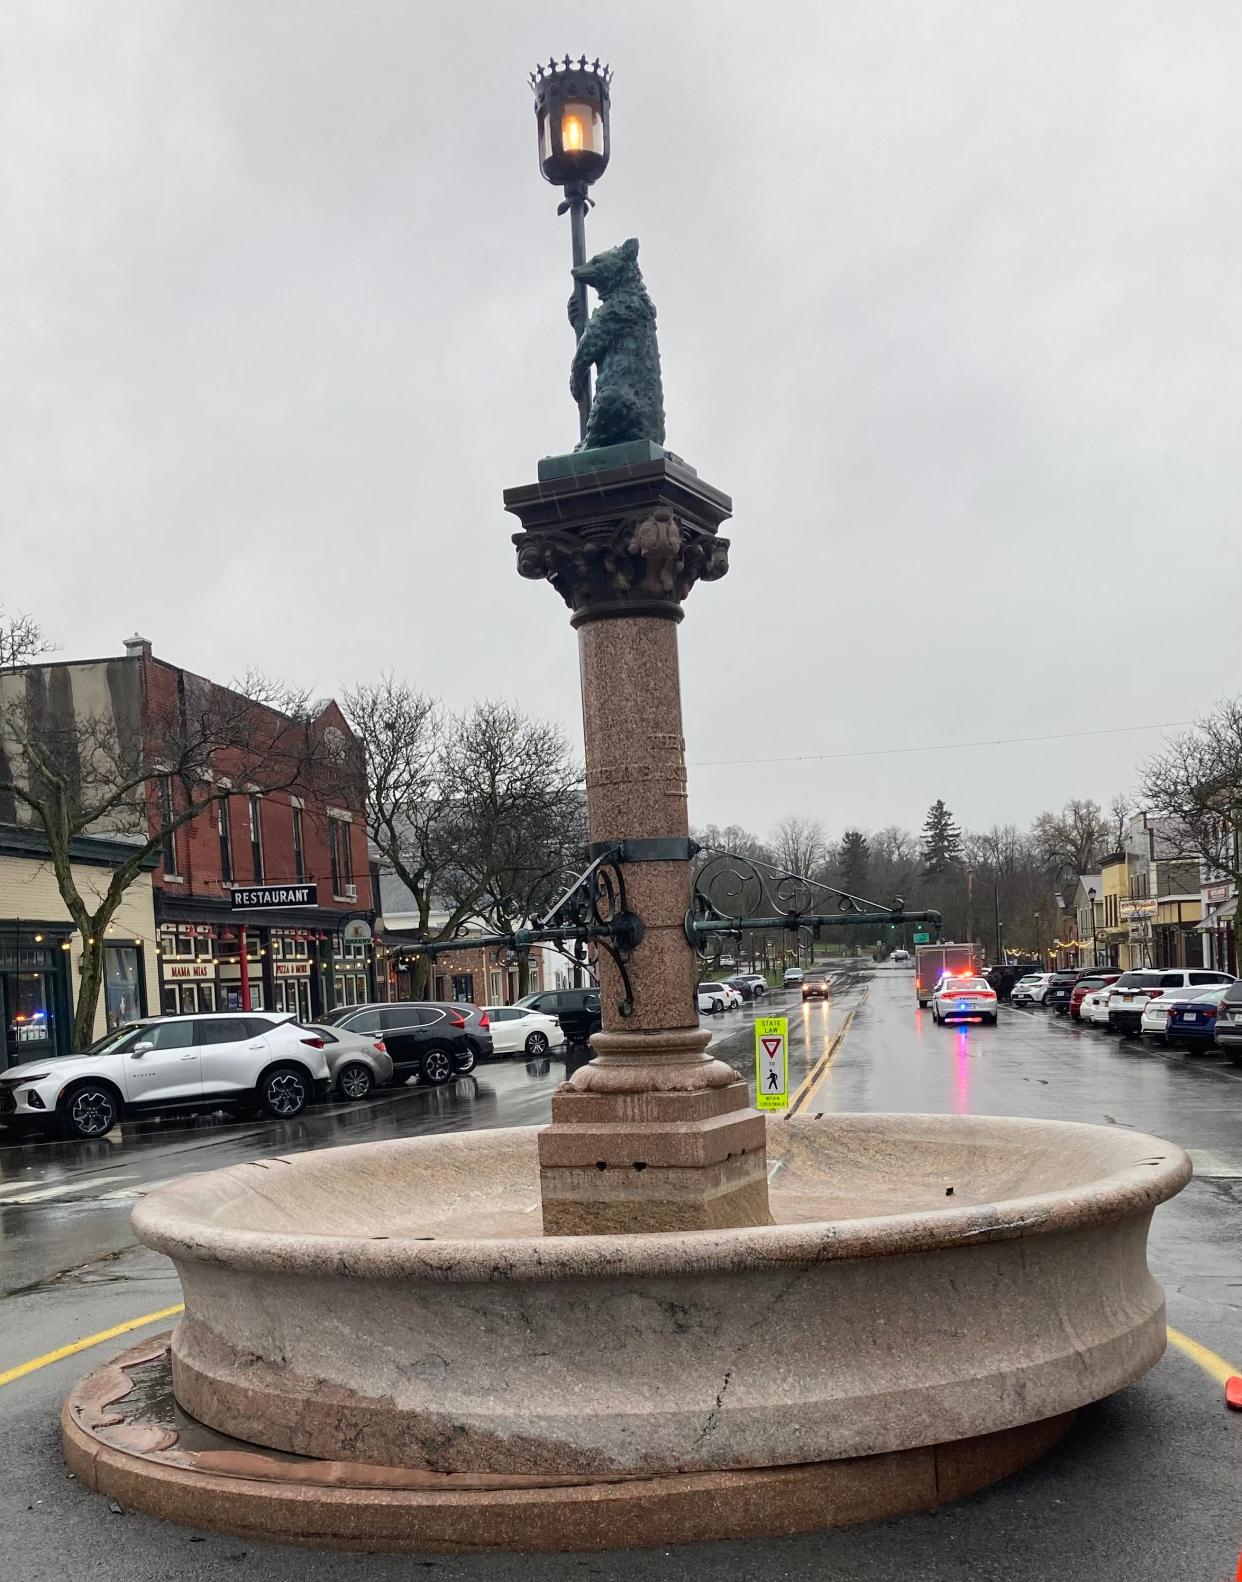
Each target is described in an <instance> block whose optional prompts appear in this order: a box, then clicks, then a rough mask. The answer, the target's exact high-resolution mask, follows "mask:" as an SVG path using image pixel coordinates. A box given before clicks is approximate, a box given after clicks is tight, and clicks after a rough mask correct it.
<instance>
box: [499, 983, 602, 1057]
mask: <svg viewBox="0 0 1242 1582" xmlns="http://www.w3.org/2000/svg"><path fill="white" fill-rule="evenodd" d="M517 1003H518V1004H519V1005H528V1006H529V1007H530V1008H531V1010H532V1011H546V1012H547V1014H548V1015H549V1016H555V1017H556V1019H557V1020H558V1021H559V1022H560V1024H561V1031H562V1032H563V1033H564V1034H565V1038H566V1041H567V1042H568V1043H571V1044H585V1043H586V1041H587V1039H588V1038H590V1036H591V1034H592V1033H598V1032H599V1030H600V1028H601V1027H602V1026H603V1025H604V1024H603V1022H602V1020H601V1019H600V1001H599V990H598V989H597V988H594V987H592V988H589V989H541V990H540V991H539V993H538V994H527V995H525V996H523V998H522V999H520V1000H519V1001H518V1002H517Z"/></svg>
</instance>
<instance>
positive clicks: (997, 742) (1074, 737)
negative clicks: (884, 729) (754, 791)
mask: <svg viewBox="0 0 1242 1582" xmlns="http://www.w3.org/2000/svg"><path fill="white" fill-rule="evenodd" d="M1194 724H1195V721H1194V720H1164V721H1162V722H1160V723H1158V724H1155V725H1110V726H1107V727H1105V728H1104V729H1102V730H1094V731H1056V732H1054V733H1053V734H1052V735H1049V736H994V737H987V738H985V739H984V740H982V741H977V742H931V743H929V744H928V745H927V746H926V747H865V748H861V749H859V750H857V751H855V752H848V753H796V754H794V755H792V756H790V757H788V758H777V757H771V756H769V757H766V758H705V759H700V760H699V761H698V762H697V763H692V764H688V765H687V766H686V767H687V768H689V769H726V768H730V769H731V768H738V767H741V766H742V765H745V764H807V763H826V762H828V761H830V760H832V759H838V758H888V757H894V756H897V755H899V754H904V753H959V752H962V751H964V750H965V749H966V748H971V747H1015V746H1019V745H1025V744H1027V743H1030V742H1069V741H1078V740H1080V739H1081V738H1082V737H1084V736H1126V735H1129V734H1132V733H1133V732H1135V731H1167V730H1175V729H1177V728H1179V727H1181V726H1184V725H1194Z"/></svg>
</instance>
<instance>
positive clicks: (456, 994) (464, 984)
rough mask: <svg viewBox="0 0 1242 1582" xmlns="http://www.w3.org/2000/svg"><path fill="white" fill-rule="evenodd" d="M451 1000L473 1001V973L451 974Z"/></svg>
mask: <svg viewBox="0 0 1242 1582" xmlns="http://www.w3.org/2000/svg"><path fill="white" fill-rule="evenodd" d="M453 998H454V999H455V1000H463V1001H464V1000H473V999H474V973H473V972H455V973H454V974H453Z"/></svg>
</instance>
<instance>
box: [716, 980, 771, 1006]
mask: <svg viewBox="0 0 1242 1582" xmlns="http://www.w3.org/2000/svg"><path fill="white" fill-rule="evenodd" d="M724 981H725V982H726V983H727V984H728V985H729V987H730V988H731V989H736V990H737V992H738V993H739V994H740V995H741V996H742V999H743V1000H744V1001H746V1002H747V1003H748V1004H749V1002H750V1001H751V1000H757V999H758V998H759V996H760V994H762V993H763V991H764V990H765V989H766V988H767V984H766V983H764V982H763V979H762V978H760V979H759V980H758V981H756V980H755V979H754V978H752V977H750V976H749V975H748V974H745V973H744V974H742V975H740V976H738V977H734V978H726V979H725V980H724ZM760 985H762V988H761V987H760Z"/></svg>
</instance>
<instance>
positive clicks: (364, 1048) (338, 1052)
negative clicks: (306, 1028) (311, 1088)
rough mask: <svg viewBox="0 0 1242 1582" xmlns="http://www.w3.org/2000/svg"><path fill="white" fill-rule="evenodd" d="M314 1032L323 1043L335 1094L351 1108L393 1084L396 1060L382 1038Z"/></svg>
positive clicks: (331, 1029)
mask: <svg viewBox="0 0 1242 1582" xmlns="http://www.w3.org/2000/svg"><path fill="white" fill-rule="evenodd" d="M311 1031H312V1032H313V1033H315V1034H317V1035H318V1036H319V1037H320V1038H322V1039H323V1043H324V1049H323V1052H324V1056H325V1058H326V1059H327V1062H328V1076H329V1077H330V1079H331V1082H332V1091H333V1092H334V1093H336V1094H338V1095H339V1096H340V1097H341V1098H343V1099H345V1100H346V1101H347V1102H349V1103H350V1104H357V1103H358V1101H359V1100H360V1099H365V1098H366V1097H367V1095H368V1094H369V1093H370V1091H371V1089H372V1088H383V1087H387V1086H388V1084H389V1083H390V1082H391V1081H392V1056H391V1055H390V1054H389V1053H388V1051H387V1049H386V1048H385V1047H384V1040H383V1039H382V1038H380V1037H378V1036H371V1037H367V1036H365V1035H363V1034H361V1033H347V1032H345V1030H344V1029H343V1028H340V1027H320V1026H315V1027H313V1028H312V1029H311Z"/></svg>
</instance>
